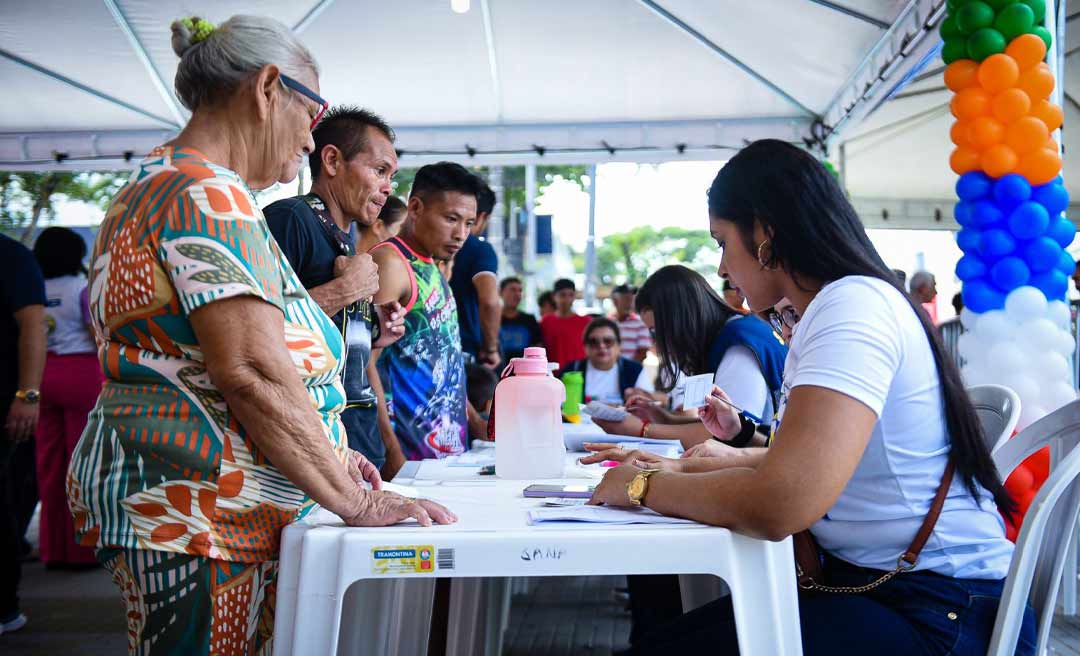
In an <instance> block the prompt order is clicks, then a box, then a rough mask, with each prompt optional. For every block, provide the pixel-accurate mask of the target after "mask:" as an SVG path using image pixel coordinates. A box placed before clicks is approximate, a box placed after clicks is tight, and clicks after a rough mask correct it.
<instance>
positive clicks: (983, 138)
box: [968, 116, 1030, 150]
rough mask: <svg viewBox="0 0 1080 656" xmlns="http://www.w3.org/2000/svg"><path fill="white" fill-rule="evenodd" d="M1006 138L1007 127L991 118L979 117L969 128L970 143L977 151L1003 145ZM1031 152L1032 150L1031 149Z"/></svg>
mask: <svg viewBox="0 0 1080 656" xmlns="http://www.w3.org/2000/svg"><path fill="white" fill-rule="evenodd" d="M1004 138H1005V126H1004V125H1002V123H1001V121H998V120H997V119H995V118H993V117H991V116H978V117H976V118H974V119H972V120H971V127H969V128H968V143H969V144H970V145H971V147H972V148H974V149H975V150H984V149H986V148H989V147H990V146H993V145H995V144H999V143H1001V141H1002V139H1004ZM1029 150H1030V149H1029Z"/></svg>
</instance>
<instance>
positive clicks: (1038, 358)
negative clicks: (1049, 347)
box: [1030, 351, 1072, 386]
mask: <svg viewBox="0 0 1080 656" xmlns="http://www.w3.org/2000/svg"><path fill="white" fill-rule="evenodd" d="M1030 362H1031V367H1032V368H1031V371H1032V372H1033V373H1034V374H1035V375H1037V376H1038V377H1039V380H1041V381H1045V382H1044V383H1043V384H1044V386H1045V385H1046V384H1047V383H1055V382H1061V383H1064V382H1065V381H1068V380H1072V364H1071V363H1070V362H1069V361H1068V360H1067V359H1065V356H1064V355H1062V354H1060V353H1056V352H1054V351H1043V352H1042V353H1039V354H1038V355H1035V356H1033V357H1032V359H1031V360H1030Z"/></svg>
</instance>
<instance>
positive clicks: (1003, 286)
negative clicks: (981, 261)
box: [990, 255, 1031, 294]
mask: <svg viewBox="0 0 1080 656" xmlns="http://www.w3.org/2000/svg"><path fill="white" fill-rule="evenodd" d="M1029 278H1031V270H1030V269H1028V265H1026V264H1024V261H1023V260H1021V259H1020V258H1018V257H1016V256H1015V255H1010V256H1009V257H1003V258H1001V259H1000V260H998V263H997V264H995V265H994V266H993V267H992V268H991V269H990V280H992V281H994V286H995V287H997V288H998V289H1000V290H1001V291H1003V292H1005V293H1006V294H1008V293H1009V292H1011V291H1012V290H1014V289H1016V288H1017V287H1023V286H1024V285H1026V284H1027V282H1028V279H1029Z"/></svg>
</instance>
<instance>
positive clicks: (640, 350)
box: [611, 284, 652, 362]
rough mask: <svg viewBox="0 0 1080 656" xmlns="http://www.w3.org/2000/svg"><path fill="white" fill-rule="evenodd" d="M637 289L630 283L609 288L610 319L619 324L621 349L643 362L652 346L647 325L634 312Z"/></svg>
mask: <svg viewBox="0 0 1080 656" xmlns="http://www.w3.org/2000/svg"><path fill="white" fill-rule="evenodd" d="M635 296H637V290H636V289H634V288H633V287H631V286H630V285H626V284H623V285H618V286H616V287H615V289H612V290H611V303H612V305H614V306H615V312H613V313H612V315H611V319H613V320H614V321H615V322H616V323H617V324H619V335H620V336H621V337H622V351H623V353H625V354H626V355H625V356H624V357H628V358H630V359H631V360H635V361H637V362H644V361H645V356H646V355H648V354H649V349H650V348H652V338H651V337H649V327H648V326H646V325H645V322H644V321H642V320H641V317H639V316H638V315H637V314H636V313H635V312H634V297H635Z"/></svg>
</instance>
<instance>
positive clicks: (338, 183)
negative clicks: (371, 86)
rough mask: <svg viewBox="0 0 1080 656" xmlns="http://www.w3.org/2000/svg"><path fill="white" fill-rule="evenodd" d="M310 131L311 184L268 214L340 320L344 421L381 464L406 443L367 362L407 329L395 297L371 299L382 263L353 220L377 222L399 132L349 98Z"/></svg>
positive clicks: (322, 302)
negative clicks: (360, 245) (381, 417)
mask: <svg viewBox="0 0 1080 656" xmlns="http://www.w3.org/2000/svg"><path fill="white" fill-rule="evenodd" d="M312 136H313V137H314V140H315V150H314V151H313V152H312V153H311V155H310V157H309V162H310V165H311V180H312V182H311V192H310V193H309V194H307V195H305V196H298V197H296V198H287V199H284V200H280V201H277V202H276V203H273V204H271V205H269V206H268V207H266V208H265V209H264V210H263V214H264V215H265V216H266V222H267V224H268V225H269V227H270V232H272V233H273V235H274V239H276V240H277V242H278V246H279V247H280V248H281V251H282V252H283V253H284V254H285V257H286V258H288V260H289V263H290V264H291V265H292V267H293V269H294V270H295V271H296V274H297V276H298V277H299V278H300V282H302V283H303V284H304V287H306V288H307V291H308V293H309V294H310V295H311V297H312V298H313V299H315V302H316V303H318V304H319V306H320V307H321V308H322V309H323V311H324V312H326V314H327V315H329V316H330V317H331V318H332V319H333V320H334V323H336V324H337V325H338V327H339V328H341V331H342V337H343V338H344V339H345V348H346V354H345V369H344V371H343V372H342V383H343V384H344V387H345V397H346V400H347V406H346V409H345V411H344V412H342V414H341V421H342V423H343V424H344V425H345V432H346V434H347V435H348V438H349V448H351V449H353V450H355V451H359V452H360V453H361V454H363V455H364V456H365V457H366V458H367V459H368V460H370V461H371V462H372V463H374V464H375V466H376V467H380V468H381V467H382V466H383V464H384V463H385V461H386V459H387V456H388V453H391V454H392V453H394V452H395V451H398V450H400V448H399V447H398V445H397V439H396V438H395V437H394V435H393V433H392V432H390V433H389V435H387V434H383V433H385V432H386V431H380V428H379V423H378V421H377V414H378V404H379V402H380V398H379V397H380V395H379V394H378V393H377V390H376V389H375V387H373V385H372V382H371V381H370V380H369V379H368V375H367V372H368V363H369V362H370V361H371V359H372V351H373V349H374V350H377V349H378V348H380V347H382V346H386V345H387V344H390V343H392V342H393V341H394V340H395V339H396V338H397V337H399V336H400V335H401V333H402V332H403V330H404V329H403V323H404V313H403V312H402V311H401V307H400V306H399V305H398V304H397V303H387V304H386V305H384V306H383V307H381V308H378V307H375V306H373V305H372V303H371V297H372V296H374V295H375V293H376V292H377V291H378V289H379V270H378V267H377V266H376V265H375V262H374V261H373V260H372V258H371V256H370V255H368V254H367V253H356V247H355V239H354V238H353V237H352V236H350V234H349V228H350V227H351V225H352V223H353V222H358V223H360V224H362V225H364V226H370V225H372V224H373V223H374V222H375V220H376V219H377V218H378V216H379V210H380V209H382V206H383V204H384V203H385V202H386V198H387V197H388V196H389V195H390V189H391V187H390V180H391V178H393V176H394V173H396V172H397V153H396V152H395V150H394V143H393V141H394V132H393V130H391V129H390V126H388V125H387V124H386V122H384V121H383V120H382V119H381V118H379V117H378V116H376V115H375V114H373V113H371V112H369V111H367V110H363V109H359V108H356V107H348V106H345V107H335V108H333V109H331V110H330V111H329V112H327V113H326V116H325V117H324V118H323V120H322V121H321V122H320V123H319V125H318V126H317V127H316V128H315V130H314V132H313V133H312ZM379 315H381V320H380V317H379ZM380 329H381V330H380ZM383 402H384V403H385V401H383Z"/></svg>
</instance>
